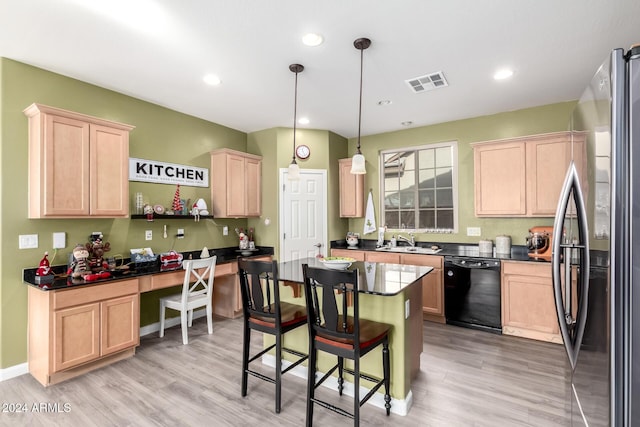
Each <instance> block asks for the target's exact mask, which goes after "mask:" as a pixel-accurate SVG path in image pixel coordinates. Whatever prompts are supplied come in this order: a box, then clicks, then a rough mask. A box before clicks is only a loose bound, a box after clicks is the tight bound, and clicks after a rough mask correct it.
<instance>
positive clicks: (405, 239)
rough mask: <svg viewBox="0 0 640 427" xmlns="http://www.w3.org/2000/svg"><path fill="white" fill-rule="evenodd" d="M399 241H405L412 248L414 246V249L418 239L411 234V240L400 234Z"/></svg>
mask: <svg viewBox="0 0 640 427" xmlns="http://www.w3.org/2000/svg"><path fill="white" fill-rule="evenodd" d="M397 239H398V240H402V241H404V242H407V243H408V244H409V245H410V246H412V247H413V246H415V245H416V238H415V236H414V235H413V233H409V238H406V237H404V236H402V235H400V234H398V237H397Z"/></svg>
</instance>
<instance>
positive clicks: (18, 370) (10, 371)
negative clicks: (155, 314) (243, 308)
mask: <svg viewBox="0 0 640 427" xmlns="http://www.w3.org/2000/svg"><path fill="white" fill-rule="evenodd" d="M206 314H207V310H206V309H202V310H196V311H194V312H193V318H194V319H198V318H200V317H204V316H206ZM179 324H180V316H178V317H172V318H169V319H165V321H164V327H165V328H170V327H172V326H175V325H179ZM159 331H160V322H156V323H152V324H150V325H146V326H143V327H142V328H140V336H141V337H143V336H145V335H149V334H153V333H157V332H159ZM28 373H29V364H28V363H26V362H25V363H21V364H19V365H15V366H9V367H8V368H4V369H0V382H2V381H6V380H10V379H11V378H15V377H19V376H20V375H24V374H28Z"/></svg>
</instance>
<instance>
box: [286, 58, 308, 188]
mask: <svg viewBox="0 0 640 427" xmlns="http://www.w3.org/2000/svg"><path fill="white" fill-rule="evenodd" d="M289 70H290V71H291V72H293V73H295V74H296V83H295V91H294V97H293V157H292V158H291V164H290V165H289V170H288V172H287V178H288V179H289V180H290V181H293V180H297V179H300V167H299V166H298V163H297V162H296V122H297V113H298V73H301V72H302V70H304V67H303V66H302V65H300V64H291V65H289Z"/></svg>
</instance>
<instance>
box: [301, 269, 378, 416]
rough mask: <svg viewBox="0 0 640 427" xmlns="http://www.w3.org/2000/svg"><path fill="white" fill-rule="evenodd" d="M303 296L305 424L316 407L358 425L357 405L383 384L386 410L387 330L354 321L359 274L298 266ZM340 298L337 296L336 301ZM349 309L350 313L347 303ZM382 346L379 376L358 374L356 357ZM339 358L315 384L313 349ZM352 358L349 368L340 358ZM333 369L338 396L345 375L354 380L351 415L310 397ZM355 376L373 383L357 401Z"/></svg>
mask: <svg viewBox="0 0 640 427" xmlns="http://www.w3.org/2000/svg"><path fill="white" fill-rule="evenodd" d="M302 271H303V274H304V291H305V292H304V294H305V300H306V306H307V316H308V322H307V323H308V326H309V376H308V382H307V426H311V425H312V424H313V405H314V404H318V405H320V406H322V407H324V408H327V409H330V410H332V411H334V412H337V413H339V414H341V415H344V416H346V417H349V418H352V419H353V420H354V425H356V426H358V425H359V423H360V407H361V406H362V405H363V404H364V403H365V402H366V401H367V400H369V398H371V396H373V395H374V393H375V392H376V391H377V390H378V389H379V388H380V387H381V386H382V385H384V389H385V394H384V401H385V408H386V411H387V415H389V412H390V410H391V396H390V395H389V383H390V367H389V330H390V328H391V326H389V325H387V324H384V323H379V322H375V321H371V320H366V319H360V318H359V302H358V270H357V269H356V270H353V271H346V270H327V269H324V268H313V267H309V266H308V265H307V264H303V266H302ZM337 295H340V297H338V298H337V297H336V296H337ZM350 301H352V304H353V311H352V314H349V302H350ZM379 345H382V367H383V376H384V377H383V378H382V379H380V378H375V377H372V376H370V375H367V374H364V373H362V372H360V358H361V357H362V356H364V355H366V354H367V353H369V352H370V351H371V350H373V349H374V348H376V347H378V346H379ZM318 350H320V351H324V352H326V353H330V354H333V355H336V356H337V357H338V362H337V364H336V365H335V366H334V367H332V368H331V369H330V370H329V371H328V372H327V373H326V374H325V375H324V376H323V377H322V378H320V380H319V381H318V382H316V381H315V373H316V363H317V359H318V357H317V351H318ZM345 358H347V359H351V360H353V367H354V368H353V369H347V368H345V367H344V359H345ZM336 369H337V370H338V392H339V394H340V395H342V390H343V388H344V372H347V373H349V374H351V375H352V376H353V387H354V389H353V393H354V396H353V413H350V412H348V411H346V410H344V409H342V408H338V407H335V406H334V405H332V404H331V403H328V402H326V401H322V400H319V399H317V398H316V397H315V389H316V388H318V386H320V384H322V383H323V382H324V381H325V380H326V379H327V378H329V377H330V376H331V375H332V374H333V373H334V372H335V370H336ZM360 378H363V379H366V380H367V381H370V382H372V383H373V384H374V386H373V387H372V388H371V390H370V391H369V393H368V394H367V395H366V396H365V397H364V398H362V399H360Z"/></svg>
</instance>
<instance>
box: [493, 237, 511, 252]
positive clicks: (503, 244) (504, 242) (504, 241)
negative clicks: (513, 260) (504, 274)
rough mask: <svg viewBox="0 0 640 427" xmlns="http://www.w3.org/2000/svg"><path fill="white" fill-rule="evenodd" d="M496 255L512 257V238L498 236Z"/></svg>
mask: <svg viewBox="0 0 640 427" xmlns="http://www.w3.org/2000/svg"><path fill="white" fill-rule="evenodd" d="M496 254H497V255H511V236H505V235H500V236H496Z"/></svg>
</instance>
